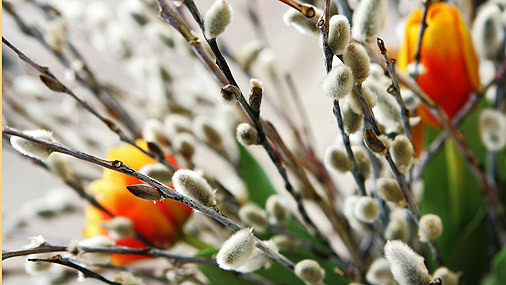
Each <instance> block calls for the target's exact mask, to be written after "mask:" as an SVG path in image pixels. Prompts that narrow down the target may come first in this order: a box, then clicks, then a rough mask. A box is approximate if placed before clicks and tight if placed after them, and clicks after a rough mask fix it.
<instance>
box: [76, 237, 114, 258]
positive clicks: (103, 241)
mask: <svg viewBox="0 0 506 285" xmlns="http://www.w3.org/2000/svg"><path fill="white" fill-rule="evenodd" d="M77 245H78V247H113V246H115V243H114V241H113V240H111V239H110V238H108V237H106V236H102V235H99V236H94V237H91V238H89V239H85V240H82V241H80V242H79V243H78V244H77ZM80 257H81V258H82V259H84V260H87V261H89V262H93V263H100V264H105V263H109V261H111V258H112V253H106V252H82V253H81V254H80Z"/></svg>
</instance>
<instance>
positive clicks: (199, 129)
mask: <svg viewBox="0 0 506 285" xmlns="http://www.w3.org/2000/svg"><path fill="white" fill-rule="evenodd" d="M213 122H215V120H214V119H213V118H211V117H208V116H204V115H201V116H198V117H196V118H195V120H194V121H193V130H194V131H195V135H196V136H197V137H199V138H200V139H202V140H204V141H205V142H206V143H207V144H209V145H210V146H211V147H212V148H214V149H216V150H222V149H223V139H222V136H221V133H220V131H219V130H218V128H217V127H216V124H213Z"/></svg>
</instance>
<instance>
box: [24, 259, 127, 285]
mask: <svg viewBox="0 0 506 285" xmlns="http://www.w3.org/2000/svg"><path fill="white" fill-rule="evenodd" d="M28 261H33V262H48V263H55V264H60V265H63V266H67V267H70V268H73V269H75V270H77V271H79V272H81V273H82V274H83V275H84V277H85V278H92V279H97V280H100V281H102V282H104V283H106V284H111V285H121V283H118V282H114V281H111V280H109V279H107V278H105V277H104V276H102V275H100V274H98V273H96V272H94V271H92V270H89V269H88V268H86V267H82V266H81V265H79V264H76V263H74V262H72V261H70V259H68V258H65V257H62V256H61V255H59V254H57V255H55V256H53V257H49V258H29V259H28Z"/></svg>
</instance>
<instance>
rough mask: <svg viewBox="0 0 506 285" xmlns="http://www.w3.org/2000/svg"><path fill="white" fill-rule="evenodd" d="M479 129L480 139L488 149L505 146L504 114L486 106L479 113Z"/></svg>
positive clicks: (505, 121) (505, 126)
mask: <svg viewBox="0 0 506 285" xmlns="http://www.w3.org/2000/svg"><path fill="white" fill-rule="evenodd" d="M479 130H480V137H481V141H482V142H483V144H484V145H485V147H486V148H487V149H488V150H490V151H499V150H501V149H503V148H504V147H505V146H506V115H505V114H503V113H501V112H500V111H497V110H494V109H491V108H488V109H485V110H483V111H481V113H480V120H479Z"/></svg>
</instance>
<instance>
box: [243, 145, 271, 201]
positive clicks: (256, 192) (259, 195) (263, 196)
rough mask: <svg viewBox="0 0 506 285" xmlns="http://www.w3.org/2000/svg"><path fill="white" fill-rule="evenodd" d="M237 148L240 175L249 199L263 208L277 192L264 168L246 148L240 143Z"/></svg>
mask: <svg viewBox="0 0 506 285" xmlns="http://www.w3.org/2000/svg"><path fill="white" fill-rule="evenodd" d="M237 147H238V148H239V175H240V176H241V178H242V180H243V181H244V183H245V184H246V188H247V189H248V194H249V199H250V201H252V202H254V203H256V204H257V205H258V206H260V207H262V208H263V207H265V202H266V201H267V198H269V196H271V195H273V194H276V190H274V187H272V184H271V182H270V181H269V179H268V178H267V176H266V175H265V173H264V171H263V170H262V167H261V166H260V165H259V164H258V162H257V161H256V160H255V158H253V156H251V154H250V153H249V152H248V151H247V150H246V148H244V146H242V145H241V144H240V143H237Z"/></svg>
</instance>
